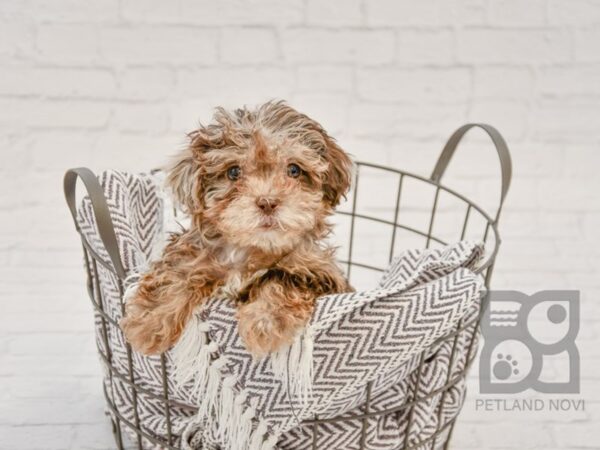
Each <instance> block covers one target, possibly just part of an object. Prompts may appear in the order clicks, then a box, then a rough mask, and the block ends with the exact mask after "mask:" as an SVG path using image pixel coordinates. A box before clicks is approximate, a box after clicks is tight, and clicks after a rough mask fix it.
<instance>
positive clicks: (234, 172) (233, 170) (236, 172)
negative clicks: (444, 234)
mask: <svg viewBox="0 0 600 450" xmlns="http://www.w3.org/2000/svg"><path fill="white" fill-rule="evenodd" d="M241 174H242V169H240V167H239V166H231V167H230V168H229V169H227V178H229V179H230V180H231V181H235V180H237V179H238V178H239V177H240V175H241Z"/></svg>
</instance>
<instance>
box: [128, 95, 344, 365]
mask: <svg viewBox="0 0 600 450" xmlns="http://www.w3.org/2000/svg"><path fill="white" fill-rule="evenodd" d="M213 119H214V122H213V123H211V124H210V125H208V126H201V127H200V128H199V129H198V130H196V131H194V132H192V133H191V134H190V135H189V138H190V140H189V146H188V147H187V148H186V149H185V150H184V151H183V153H182V154H180V155H179V156H178V158H177V159H176V161H175V163H174V165H173V167H172V168H171V170H170V172H169V174H168V177H167V183H168V185H169V186H170V188H171V189H172V191H173V193H174V197H175V199H176V200H177V201H178V203H180V204H181V206H182V208H183V209H184V210H185V211H186V212H187V213H189V215H190V216H191V219H192V225H191V227H190V229H189V230H187V231H185V232H183V233H181V234H178V235H175V236H174V237H173V238H172V239H171V241H170V243H169V244H168V245H167V247H166V248H165V250H164V254H163V256H162V259H161V260H160V261H157V262H156V263H154V264H153V265H152V267H151V269H150V271H149V272H147V273H146V274H145V275H143V277H142V278H141V281H140V284H139V288H138V289H137V291H136V293H135V294H134V295H133V296H132V298H130V300H129V301H128V304H127V314H126V317H125V319H123V321H122V322H121V326H122V329H123V331H124V333H125V336H126V338H127V340H128V341H129V342H130V343H131V345H132V346H133V347H134V348H135V349H136V350H138V351H140V352H142V353H145V354H157V353H162V352H164V351H166V350H167V349H169V347H171V346H172V345H173V344H174V343H175V342H176V341H177V339H178V338H179V336H180V335H181V332H182V330H183V328H184V326H185V324H186V322H187V321H188V319H189V318H190V315H191V314H192V311H193V310H194V309H195V308H196V307H197V306H198V305H200V304H202V302H203V301H205V300H206V299H208V298H210V297H212V296H218V295H227V296H228V297H229V298H231V299H233V300H235V301H236V302H237V317H238V321H239V333H240V335H241V337H242V339H243V341H244V343H245V345H246V347H247V349H248V350H249V351H250V352H251V353H252V354H253V355H255V356H257V357H260V356H264V355H265V354H267V353H269V352H273V351H276V350H278V349H279V348H281V347H282V346H285V345H289V344H290V343H291V342H292V340H293V339H294V337H295V336H296V334H297V333H298V332H299V330H301V329H302V328H303V327H304V326H305V325H306V323H307V322H308V320H309V319H310V316H311V313H312V310H313V307H314V303H315V299H316V298H317V297H319V296H322V295H325V294H332V293H339V292H346V291H349V290H351V288H350V286H349V285H348V283H347V281H346V279H345V278H344V276H343V274H342V272H341V271H340V269H339V268H338V267H337V265H336V263H335V261H334V254H333V253H334V252H333V249H332V248H330V247H328V246H326V245H325V244H324V243H323V238H324V237H325V236H326V235H327V234H328V233H329V232H330V225H329V224H328V223H327V222H326V219H327V217H328V216H330V215H331V214H332V212H333V210H334V208H335V206H336V205H337V204H338V203H339V202H340V199H341V198H342V197H343V196H344V195H345V194H346V192H347V191H348V189H349V187H350V181H351V167H352V164H351V161H350V159H349V157H348V156H347V155H346V153H345V152H344V151H343V150H342V149H341V148H340V147H339V146H338V145H337V144H336V143H335V141H334V140H333V139H332V138H331V137H330V136H329V135H328V134H327V133H326V132H325V130H324V129H323V128H322V127H321V126H320V125H319V124H318V123H317V122H315V121H314V120H312V119H310V118H309V117H307V116H306V115H304V114H301V113H299V112H298V111H296V110H294V109H293V108H291V107H290V106H288V105H286V104H285V103H283V102H270V103H267V104H265V105H263V106H260V107H259V108H257V109H255V110H249V109H246V108H243V109H237V110H235V111H233V112H228V111H225V110H224V109H217V111H216V113H215V115H214V118H213Z"/></svg>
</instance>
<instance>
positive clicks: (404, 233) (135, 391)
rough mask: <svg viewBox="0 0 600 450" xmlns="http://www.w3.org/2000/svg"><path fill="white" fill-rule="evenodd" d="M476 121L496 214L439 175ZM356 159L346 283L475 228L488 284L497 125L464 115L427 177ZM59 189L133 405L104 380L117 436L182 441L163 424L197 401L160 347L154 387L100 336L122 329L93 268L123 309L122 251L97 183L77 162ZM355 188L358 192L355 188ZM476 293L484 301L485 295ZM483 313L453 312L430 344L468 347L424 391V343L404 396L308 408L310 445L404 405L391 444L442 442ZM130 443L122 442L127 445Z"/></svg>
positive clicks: (504, 171) (347, 213)
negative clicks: (109, 281) (488, 149)
mask: <svg viewBox="0 0 600 450" xmlns="http://www.w3.org/2000/svg"><path fill="white" fill-rule="evenodd" d="M474 127H477V128H480V129H482V130H483V131H485V132H486V133H487V135H489V137H490V138H491V140H492V142H493V144H494V146H495V148H496V150H497V153H498V156H499V160H500V168H501V189H500V202H499V206H498V209H497V211H496V213H495V215H494V216H493V217H490V216H489V215H488V214H487V213H486V212H485V211H484V210H483V209H482V208H480V207H479V206H478V205H476V204H475V203H474V202H472V201H471V200H469V199H468V198H466V197H465V196H463V195H461V194H459V193H458V192H456V191H454V190H452V189H449V188H447V187H445V186H444V185H442V184H441V179H442V177H443V175H444V173H445V171H446V168H447V166H448V164H449V162H450V160H451V158H452V156H453V154H454V153H455V151H456V148H457V146H458V144H459V142H460V141H461V139H462V138H463V136H464V135H465V133H466V132H467V131H468V130H470V129H471V128H474ZM356 166H357V168H356V178H355V180H354V185H353V192H352V194H351V196H350V198H349V201H348V202H347V203H346V207H345V208H341V209H340V210H339V211H338V212H337V213H336V224H335V225H336V231H337V233H336V235H337V236H347V237H348V238H347V240H346V242H338V243H339V244H340V246H341V247H342V248H341V249H340V252H339V253H338V256H339V257H340V263H341V264H343V265H344V267H345V268H346V274H347V276H348V278H349V280H350V282H351V283H352V284H354V285H355V286H356V285H360V284H363V283H364V282H368V281H369V280H374V279H377V278H378V274H379V273H380V272H383V271H384V270H385V268H386V266H387V265H388V264H389V262H390V261H391V260H392V258H393V257H394V255H395V254H397V253H398V250H399V249H400V248H406V245H407V242H409V241H410V245H411V246H412V247H414V246H415V245H417V246H420V247H426V248H430V247H435V246H442V245H446V244H448V243H451V242H454V241H457V240H459V239H464V238H473V239H479V240H483V241H484V242H485V244H486V250H487V252H486V256H485V258H484V259H483V261H482V262H481V263H480V265H479V266H478V268H477V269H476V272H477V273H479V274H481V275H482V276H483V278H484V280H485V286H486V288H487V289H489V287H490V280H491V276H492V271H493V267H494V261H495V258H496V255H497V253H498V249H499V246H500V236H499V232H498V221H499V218H500V213H501V211H502V206H503V204H504V199H505V197H506V194H507V191H508V188H509V185H510V181H511V176H512V174H511V170H512V169H511V159H510V154H509V151H508V148H507V146H506V143H505V141H504V139H503V138H502V136H501V135H500V134H499V133H498V131H497V130H496V129H495V128H493V127H491V126H489V125H485V124H467V125H464V126H463V127H461V128H459V129H458V130H457V131H456V132H455V133H454V134H453V135H452V136H451V137H450V139H449V140H448V142H447V143H446V145H445V147H444V149H443V150H442V153H441V155H440V157H439V159H438V161H437V163H436V165H435V168H434V170H433V172H432V174H431V176H430V177H429V178H425V177H421V176H418V175H414V174H411V173H408V172H405V171H402V170H397V169H392V168H389V167H384V166H379V165H374V164H369V163H362V162H358V163H356ZM78 178H80V179H81V180H82V182H83V183H84V185H85V188H86V190H87V194H88V196H89V199H90V202H91V205H92V209H93V212H94V215H95V217H96V223H97V227H98V234H99V236H100V239H101V240H102V243H103V245H104V247H105V249H106V252H107V254H108V255H109V258H110V261H106V260H104V259H103V258H102V257H100V256H99V255H98V254H97V253H96V252H95V251H94V249H93V247H92V245H91V244H90V243H89V242H87V240H86V238H85V237H84V235H83V233H82V232H81V230H80V229H79V227H78V224H77V220H76V218H77V202H76V197H75V188H76V183H77V179H78ZM373 182H374V183H377V186H378V187H381V189H378V191H375V192H381V193H383V192H385V193H386V194H387V195H377V196H375V197H377V198H374V196H373V195H372V193H373V192H374V191H373V190H372V189H371V190H370V189H367V188H366V187H365V186H368V184H367V183H373ZM382 184H386V187H385V188H383V187H382ZM64 190H65V197H66V201H67V204H68V206H69V209H70V211H71V214H72V216H73V219H74V221H75V226H76V228H77V231H78V232H79V234H80V236H81V240H82V244H83V252H84V256H85V267H86V271H87V280H88V281H87V287H88V293H89V296H90V299H91V300H92V305H93V308H94V311H95V314H96V317H97V318H98V319H99V320H100V324H101V331H102V332H101V333H100V339H102V341H103V344H104V345H103V346H104V349H105V350H103V349H102V348H100V346H99V347H98V350H99V353H100V358H101V361H103V363H104V366H105V367H106V369H107V371H108V373H109V377H110V380H111V381H110V382H111V383H112V380H113V379H118V380H119V381H120V382H122V383H125V384H126V385H128V386H129V387H130V389H131V392H132V405H131V407H132V409H133V412H134V415H133V416H134V419H133V421H132V420H128V419H127V418H126V417H124V416H123V415H122V414H121V412H120V411H119V410H118V408H117V407H116V406H115V404H114V403H113V401H112V400H111V396H110V395H108V392H107V386H106V384H105V385H104V394H105V399H106V404H107V407H108V409H109V411H110V414H111V418H112V423H113V432H114V436H115V442H116V446H117V448H118V449H119V450H122V449H125V448H126V445H125V443H124V430H125V429H127V430H128V431H129V432H130V434H132V435H134V436H136V439H134V441H135V442H134V443H133V445H134V448H137V449H139V450H142V449H143V448H144V447H145V445H144V443H145V442H149V443H151V444H153V445H154V446H158V447H160V448H165V449H170V450H179V448H178V447H176V446H174V444H173V442H174V436H173V433H172V429H171V424H170V415H169V414H170V408H172V407H178V408H183V409H185V408H188V409H190V414H192V413H193V412H194V408H193V407H190V406H189V405H183V404H181V403H178V402H176V401H174V400H172V399H170V398H169V392H168V389H167V379H168V377H169V373H168V369H167V364H166V358H165V355H161V356H160V361H161V373H160V376H161V377H162V382H163V390H162V392H151V391H148V390H147V389H146V388H144V387H142V386H139V385H138V384H136V380H135V376H134V368H133V364H132V352H133V350H132V349H131V348H130V347H129V345H128V346H127V359H128V362H129V365H128V371H125V372H124V371H123V370H122V369H119V368H117V367H116V366H114V365H113V364H111V352H112V350H111V348H110V343H109V341H108V339H107V337H106V336H107V328H108V327H114V328H116V329H117V330H118V332H119V333H120V332H121V331H120V328H119V325H118V323H117V322H116V321H115V320H114V319H113V318H112V317H111V316H110V315H109V314H107V313H106V312H105V310H104V301H103V299H102V292H101V290H100V286H99V284H98V268H99V266H102V268H103V270H104V269H105V270H108V271H109V272H111V273H112V274H113V275H114V277H115V279H116V281H117V287H118V291H119V297H120V300H121V302H120V303H121V308H122V313H123V314H124V311H125V309H124V303H123V293H124V281H125V278H126V273H125V269H124V268H123V264H122V262H121V259H120V254H119V248H118V244H117V239H116V235H115V231H114V226H113V222H112V220H111V217H110V213H109V210H108V206H107V203H106V199H105V197H104V194H103V190H102V187H101V186H100V184H99V183H98V180H97V178H96V177H95V175H94V174H93V173H92V172H91V171H89V170H88V169H81V168H80V169H72V170H69V171H67V173H66V174H65V179H64ZM424 191H427V192H429V193H430V194H431V199H430V200H429V201H427V200H426V197H427V196H426V195H417V196H416V198H415V199H414V200H413V204H411V203H410V201H407V198H408V197H410V195H411V193H414V192H420V193H421V194H422V193H423V192H424ZM361 193H365V194H364V195H362V196H361ZM390 193H391V195H390ZM369 194H370V195H369ZM365 195H366V197H365ZM448 201H450V203H451V206H448V205H445V203H448ZM427 205H430V206H427ZM411 216H412V218H411ZM344 228H345V229H344ZM357 242H368V243H369V245H366V246H364V245H363V246H362V247H361V246H357ZM481 301H482V302H485V298H483V299H482V300H481ZM484 308H485V305H483V304H481V305H480V307H479V310H480V311H483V310H484ZM480 318H481V314H479V315H478V316H476V317H475V318H471V319H469V320H465V319H463V320H461V321H459V323H458V325H457V327H456V328H455V329H454V330H453V332H451V333H449V334H448V335H446V336H444V337H443V338H441V339H440V340H438V341H437V342H436V343H434V344H433V345H432V347H433V346H435V345H439V344H441V343H443V342H451V343H452V344H451V345H452V352H451V355H450V359H449V363H448V365H449V366H450V365H451V364H452V362H453V360H454V358H455V349H456V347H457V345H456V343H457V340H458V338H459V335H461V334H464V333H468V334H469V336H470V344H469V346H468V350H467V357H466V364H465V366H464V368H463V369H462V370H461V371H460V373H458V374H457V375H456V374H452V373H451V372H452V371H451V370H448V371H447V374H448V375H447V378H446V380H445V381H446V382H445V383H444V384H443V386H442V387H440V388H439V389H436V390H434V391H432V392H429V393H428V394H427V395H424V396H419V395H418V392H419V386H420V385H421V382H422V370H423V366H424V363H425V359H426V352H423V354H422V355H421V356H420V360H419V363H418V366H417V369H416V378H415V380H416V381H415V382H414V383H413V385H412V386H411V395H409V397H408V399H409V400H408V401H406V402H405V403H403V404H401V405H398V406H397V407H394V408H391V409H387V410H385V411H377V412H371V408H370V407H371V405H370V398H371V395H370V389H371V386H370V385H367V388H366V389H367V392H366V404H365V407H364V411H363V412H361V413H360V414H358V415H353V416H349V415H347V414H346V415H344V416H343V417H334V418H327V419H319V418H318V417H315V418H313V419H312V420H306V421H304V422H303V425H306V426H309V427H310V429H311V430H312V433H313V445H312V449H313V450H316V449H318V446H317V436H318V433H321V432H324V431H323V427H322V425H324V424H335V423H340V422H343V421H351V420H354V421H356V420H360V421H362V429H361V438H360V442H359V443H358V445H359V447H358V448H360V449H361V450H366V449H367V448H370V447H369V442H368V439H367V421H368V419H369V418H371V417H376V416H380V415H383V414H390V413H402V412H404V413H407V417H408V423H407V428H405V433H404V434H405V438H404V439H403V442H399V443H398V447H397V448H398V449H403V450H416V449H429V448H431V449H438V448H444V449H447V448H449V441H450V436H451V434H452V430H453V428H454V425H455V422H456V418H457V416H455V417H453V418H451V419H450V420H448V421H447V422H445V423H442V422H441V421H440V420H439V418H440V417H441V416H442V414H443V412H444V411H443V408H444V399H445V397H446V395H447V394H448V392H449V391H450V390H451V389H452V388H453V387H455V386H456V385H457V384H459V383H463V382H464V381H465V378H466V375H467V372H468V369H469V367H470V365H471V363H472V362H473V360H474V358H475V353H476V351H475V350H476V345H474V343H475V342H476V334H477V333H478V327H479V321H480ZM109 388H110V386H109ZM141 393H143V394H144V395H145V396H147V397H149V398H152V399H155V400H157V401H160V402H162V404H163V406H164V412H165V417H166V419H167V436H166V438H161V437H158V436H155V435H153V434H151V433H149V432H148V431H147V430H144V429H143V427H142V426H141V425H140V417H139V412H138V405H137V396H138V395H140V394H141ZM433 396H441V401H440V402H439V408H438V411H437V415H438V421H437V423H438V426H437V428H436V430H435V431H434V432H433V433H432V434H430V435H429V436H428V437H427V438H426V439H423V440H421V441H420V442H413V441H409V435H410V434H411V430H412V427H413V425H414V410H415V406H416V405H417V404H418V403H419V402H425V401H427V400H428V399H430V398H431V397H433ZM127 448H129V447H128V446H127Z"/></svg>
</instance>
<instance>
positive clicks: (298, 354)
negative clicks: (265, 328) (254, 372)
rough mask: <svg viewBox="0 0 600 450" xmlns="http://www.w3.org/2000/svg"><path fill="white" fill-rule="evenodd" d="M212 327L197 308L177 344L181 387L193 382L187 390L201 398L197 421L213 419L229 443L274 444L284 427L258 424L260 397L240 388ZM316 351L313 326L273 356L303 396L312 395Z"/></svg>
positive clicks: (253, 447) (260, 448)
mask: <svg viewBox="0 0 600 450" xmlns="http://www.w3.org/2000/svg"><path fill="white" fill-rule="evenodd" d="M209 331H210V328H209V325H208V323H206V322H202V320H201V319H200V316H199V315H198V314H194V315H193V316H192V318H191V320H190V321H189V322H188V324H187V326H186V327H185V329H184V331H183V333H182V336H181V338H180V339H179V342H178V343H177V344H176V346H175V347H174V349H173V359H174V364H175V367H176V370H175V374H176V378H175V381H176V382H177V385H178V387H179V388H180V389H181V388H182V387H183V386H184V385H188V386H187V387H188V389H187V390H186V391H187V394H188V395H190V392H191V395H192V398H194V399H195V400H196V401H197V402H198V403H197V404H198V413H197V416H196V419H195V420H196V422H197V423H198V424H199V425H200V424H205V425H207V424H208V422H209V421H210V423H211V424H212V426H213V427H214V428H213V430H214V432H215V433H216V436H219V437H220V439H221V441H222V443H223V444H224V446H225V448H227V449H232V450H272V449H274V448H275V447H276V444H277V440H278V439H279V434H280V433H279V432H277V430H273V429H270V428H269V426H268V424H267V421H266V420H264V419H261V420H260V421H259V422H258V425H257V426H256V427H255V428H254V429H253V424H254V419H255V418H256V417H257V408H258V401H259V399H258V398H257V397H255V398H251V399H250V400H248V397H249V394H248V391H246V390H243V389H242V390H238V389H237V385H238V378H237V376H236V375H233V374H230V373H229V374H228V370H227V364H228V359H227V357H226V356H224V355H221V356H219V357H218V358H217V359H215V356H216V355H217V354H218V351H219V347H218V345H217V344H216V342H214V341H213V342H209V337H208V332H209ZM312 352H313V332H312V330H311V329H310V328H307V329H306V330H305V332H304V333H303V334H301V335H299V336H298V337H297V338H296V339H295V341H294V343H293V344H292V345H291V346H290V347H289V348H287V349H285V350H281V351H280V352H277V353H275V354H273V355H272V358H271V360H272V364H273V372H274V373H275V374H276V375H278V376H280V377H281V379H283V380H284V383H285V384H284V386H285V388H286V389H289V391H290V396H291V397H293V398H294V399H296V400H299V401H302V402H306V401H308V399H309V398H310V396H311V395H312V376H313V366H312V356H313V355H312ZM192 381H193V385H192V389H191V391H190V390H189V383H190V382H192Z"/></svg>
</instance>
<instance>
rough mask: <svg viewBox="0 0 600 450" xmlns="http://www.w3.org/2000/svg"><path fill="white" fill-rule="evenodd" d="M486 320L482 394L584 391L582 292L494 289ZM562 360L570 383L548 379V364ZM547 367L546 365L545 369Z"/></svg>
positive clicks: (481, 367) (490, 295)
mask: <svg viewBox="0 0 600 450" xmlns="http://www.w3.org/2000/svg"><path fill="white" fill-rule="evenodd" d="M486 303H487V304H486V305H484V307H486V306H487V307H486V308H485V312H484V315H483V318H482V322H481V331H482V335H483V338H484V345H483V348H482V352H481V359H480V365H479V378H480V379H479V381H480V384H479V385H480V390H481V393H495V394H498V393H506V394H514V393H518V392H522V391H524V390H526V389H533V390H536V391H538V392H543V393H557V394H570V393H578V392H579V352H578V350H577V347H576V345H575V338H576V337H577V333H578V332H579V292H578V291H542V292H538V293H536V294H534V295H531V296H529V295H526V294H523V293H521V292H516V291H490V292H488V295H487V298H486ZM553 359H554V360H556V359H560V362H561V366H563V367H564V366H565V362H566V366H567V367H568V368H569V369H568V372H569V373H568V378H567V380H566V381H564V380H561V381H556V382H552V381H547V380H549V379H552V377H548V376H545V374H546V375H547V373H548V370H549V367H548V362H549V361H552V360H553ZM544 363H546V366H545V365H544Z"/></svg>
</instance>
